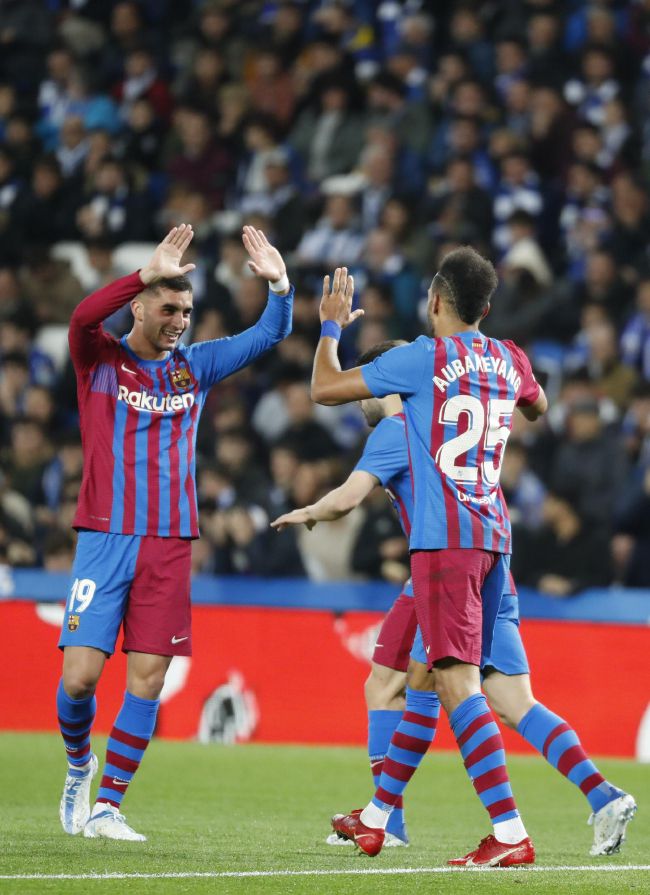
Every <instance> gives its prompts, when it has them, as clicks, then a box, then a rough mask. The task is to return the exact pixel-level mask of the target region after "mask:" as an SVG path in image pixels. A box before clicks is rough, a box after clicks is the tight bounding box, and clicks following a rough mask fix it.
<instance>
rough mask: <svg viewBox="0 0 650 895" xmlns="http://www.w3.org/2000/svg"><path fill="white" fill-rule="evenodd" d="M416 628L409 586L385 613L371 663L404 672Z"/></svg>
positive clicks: (413, 601)
mask: <svg viewBox="0 0 650 895" xmlns="http://www.w3.org/2000/svg"><path fill="white" fill-rule="evenodd" d="M416 628H417V618H416V615H415V599H414V597H413V595H412V593H410V588H409V590H408V591H406V592H403V593H401V594H400V595H399V596H398V597H397V599H396V600H395V602H394V603H393V605H392V606H391V608H390V609H389V610H388V612H387V613H386V617H385V618H384V621H383V622H382V625H381V628H380V630H379V634H378V635H377V642H376V643H375V649H374V651H373V654H372V661H373V663H375V664H376V665H379V666H382V667H384V668H387V669H394V670H395V671H398V672H403V673H406V669H407V668H408V664H409V656H410V653H411V648H412V646H413V639H414V637H415V631H416Z"/></svg>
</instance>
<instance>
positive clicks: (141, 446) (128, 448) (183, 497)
mask: <svg viewBox="0 0 650 895" xmlns="http://www.w3.org/2000/svg"><path fill="white" fill-rule="evenodd" d="M143 288H144V285H143V283H142V281H141V280H140V277H139V275H138V274H137V273H134V274H131V275H129V276H127V277H122V278H121V279H119V280H116V281H115V282H114V283H111V284H109V285H108V286H106V287H104V288H103V289H100V290H98V291H97V292H94V293H93V294H92V295H89V296H88V297H87V298H85V299H84V300H83V301H82V302H81V303H80V304H79V305H78V307H77V308H75V310H74V312H73V314H72V318H71V321H70V331H69V336H68V339H69V344H70V355H71V357H72V362H73V365H74V369H75V373H76V375H77V394H78V399H79V416H80V426H81V439H82V445H83V453H84V472H83V481H82V485H81V491H80V494H79V502H78V506H77V513H76V515H75V518H74V522H73V524H74V526H75V528H89V529H94V530H96V531H106V532H114V533H117V534H130V535H158V536H160V537H181V538H196V537H198V536H199V526H198V512H197V502H196V483H195V453H196V434H197V427H198V422H199V417H200V415H201V410H202V409H203V405H204V403H205V399H206V396H207V392H208V390H209V389H210V387H211V386H213V385H214V384H215V383H217V382H219V381H220V380H221V379H224V378H225V377H226V376H229V375H230V374H231V373H234V372H235V371H236V370H239V369H241V368H242V367H244V366H246V365H247V364H249V363H251V362H252V361H253V360H254V359H255V358H256V357H258V356H259V355H260V354H262V353H263V352H264V351H267V350H268V349H269V348H271V346H272V345H274V344H276V342H278V341H280V340H281V339H283V338H284V337H285V336H286V335H288V334H289V332H290V331H291V310H292V303H293V290H292V291H291V292H290V293H289V294H288V295H286V296H280V295H276V294H275V293H272V292H271V293H270V294H269V300H268V304H267V306H266V309H265V310H264V313H263V314H262V316H261V317H260V319H259V320H258V321H257V323H256V324H255V325H254V326H252V327H250V328H249V329H247V330H245V331H244V332H242V333H240V334H239V335H236V336H232V337H230V338H226V339H215V340H212V341H207V342H198V343H196V344H193V345H190V346H187V347H186V346H180V347H178V348H176V349H175V350H174V351H172V352H170V353H169V355H168V356H167V357H166V358H164V359H163V360H159V361H151V360H143V359H142V358H140V357H138V356H137V355H136V354H134V352H133V351H131V349H130V348H129V345H128V344H127V341H126V337H123V338H122V339H120V340H119V341H118V340H117V339H115V338H113V336H111V335H109V334H108V333H107V332H105V330H104V329H103V327H102V326H101V321H102V320H104V319H106V318H107V317H109V316H110V315H111V314H112V313H114V311H116V310H117V309H118V308H120V307H122V305H124V304H126V302H127V301H130V300H131V299H133V298H134V297H135V296H136V295H137V294H138V293H140V292H141V291H142V290H143Z"/></svg>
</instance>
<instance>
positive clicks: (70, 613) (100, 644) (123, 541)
mask: <svg viewBox="0 0 650 895" xmlns="http://www.w3.org/2000/svg"><path fill="white" fill-rule="evenodd" d="M138 542H139V538H137V537H136V536H131V535H117V534H111V533H105V532H100V531H80V532H79V536H78V539H77V549H76V552H75V558H74V562H73V564H72V573H71V584H70V590H69V593H68V600H67V603H66V608H65V613H64V617H63V628H62V631H61V637H60V639H59V647H61V648H62V649H67V647H81V646H83V647H91V648H93V649H95V650H101V651H102V652H103V653H105V654H106V655H107V656H110V655H111V654H112V653H113V651H114V650H115V641H116V640H117V635H118V633H119V630H120V624H121V623H122V619H123V617H124V612H125V609H126V604H127V598H128V593H129V587H130V585H131V580H132V578H133V573H134V570H135V557H136V553H137V549H138Z"/></svg>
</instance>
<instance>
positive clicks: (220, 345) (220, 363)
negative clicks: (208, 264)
mask: <svg viewBox="0 0 650 895" xmlns="http://www.w3.org/2000/svg"><path fill="white" fill-rule="evenodd" d="M242 241H243V243H244V247H245V248H246V251H247V252H248V254H249V255H250V259H249V261H248V266H249V267H250V269H251V270H252V271H253V273H254V274H256V275H257V276H259V277H263V278H264V279H265V280H268V281H269V299H268V303H267V305H266V308H265V309H264V312H263V314H262V316H261V317H260V319H259V320H258V321H257V323H255V324H254V325H253V326H251V327H249V328H248V329H246V330H244V332H242V333H239V334H238V335H236V336H230V337H229V338H226V339H213V340H211V341H208V342H200V343H198V344H196V345H192V346H191V348H190V349H189V350H190V352H191V355H192V360H193V363H194V364H195V365H196V366H197V369H198V370H199V373H200V378H201V382H202V385H203V386H204V387H206V388H207V387H209V386H211V385H214V383H215V382H219V380H221V379H224V378H225V377H226V376H230V375H231V374H232V373H236V372H237V370H241V368H242V367H245V366H247V365H248V364H250V363H252V361H254V360H255V359H256V358H257V357H259V356H260V354H263V353H264V352H265V351H268V349H269V348H272V347H273V345H275V344H277V343H278V342H280V341H281V340H282V339H284V338H286V336H288V335H289V333H290V332H291V313H292V310H293V289H292V287H291V285H290V283H289V280H288V278H287V269H286V266H285V263H284V260H283V258H282V255H281V254H280V252H278V250H277V249H276V248H274V247H273V246H272V245H271V243H270V242H269V241H268V239H267V238H266V236H265V235H264V233H262V231H261V230H256V229H255V228H254V227H244V231H243V234H242Z"/></svg>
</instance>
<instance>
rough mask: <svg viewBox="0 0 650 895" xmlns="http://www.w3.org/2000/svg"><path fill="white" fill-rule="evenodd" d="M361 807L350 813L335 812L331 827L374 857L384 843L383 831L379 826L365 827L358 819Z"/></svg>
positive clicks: (365, 853) (366, 853)
mask: <svg viewBox="0 0 650 895" xmlns="http://www.w3.org/2000/svg"><path fill="white" fill-rule="evenodd" d="M361 811H362V809H361V808H357V809H356V810H355V811H353V812H352V813H351V814H335V815H334V817H333V818H332V829H333V830H334V832H335V833H337V834H338V835H339V836H342V837H343V838H344V839H352V840H353V842H354V844H355V845H356V846H357V848H358V849H359V850H360V851H362V852H363V853H364V855H368V857H369V858H374V857H375V855H378V854H379V852H380V851H381V849H382V846H383V844H384V837H385V835H386V834H385V833H384V831H383V830H382V829H381V827H367V826H366V825H365V824H362V823H361V821H360V820H359V815H360V814H361Z"/></svg>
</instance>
